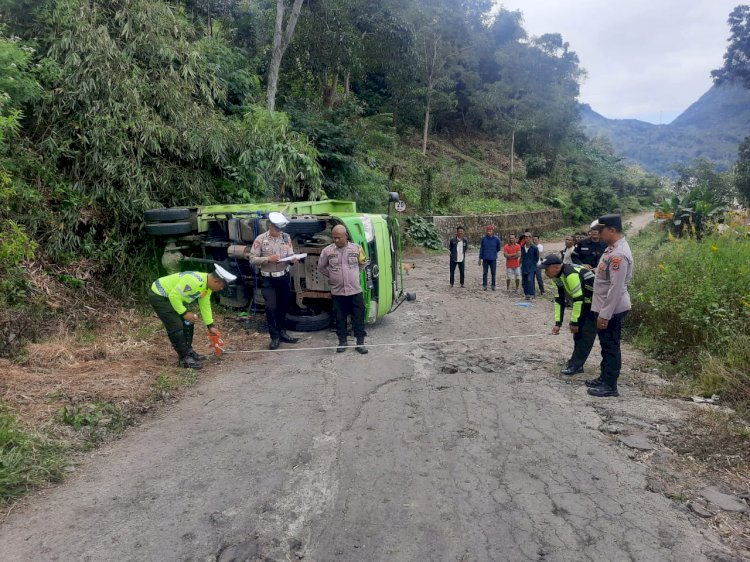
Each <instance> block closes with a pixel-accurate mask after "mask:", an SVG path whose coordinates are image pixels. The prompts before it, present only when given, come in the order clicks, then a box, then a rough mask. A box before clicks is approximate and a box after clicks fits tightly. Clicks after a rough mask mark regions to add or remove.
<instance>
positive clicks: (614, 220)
mask: <svg viewBox="0 0 750 562" xmlns="http://www.w3.org/2000/svg"><path fill="white" fill-rule="evenodd" d="M607 227H609V228H614V229H615V230H616V231H617V232H622V216H621V215H604V216H601V217H599V218H598V219H596V220H595V221H594V222H592V223H591V230H601V229H602V228H607Z"/></svg>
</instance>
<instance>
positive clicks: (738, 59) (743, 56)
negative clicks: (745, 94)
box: [711, 4, 750, 88]
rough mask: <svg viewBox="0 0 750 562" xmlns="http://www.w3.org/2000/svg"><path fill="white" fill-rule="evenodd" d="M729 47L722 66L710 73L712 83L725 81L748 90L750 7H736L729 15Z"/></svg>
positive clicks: (749, 75) (749, 83)
mask: <svg viewBox="0 0 750 562" xmlns="http://www.w3.org/2000/svg"><path fill="white" fill-rule="evenodd" d="M728 23H729V30H730V32H731V35H730V37H729V45H728V46H727V52H726V53H725V54H724V66H723V67H722V68H720V69H718V70H714V71H713V72H711V75H712V76H713V78H714V81H715V82H716V83H717V84H721V83H723V82H727V81H736V82H739V83H742V84H743V85H744V86H745V87H746V88H750V68H748V64H747V61H748V60H749V59H750V5H747V4H745V5H740V6H737V7H736V8H735V9H734V10H732V13H731V14H729V20H728Z"/></svg>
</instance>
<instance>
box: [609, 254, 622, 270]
mask: <svg viewBox="0 0 750 562" xmlns="http://www.w3.org/2000/svg"><path fill="white" fill-rule="evenodd" d="M621 263H622V258H621V257H620V256H615V257H613V258H612V259H611V260H610V264H611V265H612V269H615V270H617V269H620V264H621Z"/></svg>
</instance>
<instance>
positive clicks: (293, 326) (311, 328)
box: [286, 311, 331, 332]
mask: <svg viewBox="0 0 750 562" xmlns="http://www.w3.org/2000/svg"><path fill="white" fill-rule="evenodd" d="M330 325H331V315H330V314H329V313H328V312H325V311H323V312H314V311H310V314H291V313H290V314H287V315H286V327H287V328H288V329H290V330H293V331H295V332H317V331H318V330H325V329H326V328H328V327H329V326H330Z"/></svg>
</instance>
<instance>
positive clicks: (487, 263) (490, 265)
mask: <svg viewBox="0 0 750 562" xmlns="http://www.w3.org/2000/svg"><path fill="white" fill-rule="evenodd" d="M488 269H489V270H490V273H491V274H492V286H493V287H494V286H495V276H496V275H497V260H482V285H483V286H485V287H486V286H487V270H488Z"/></svg>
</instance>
